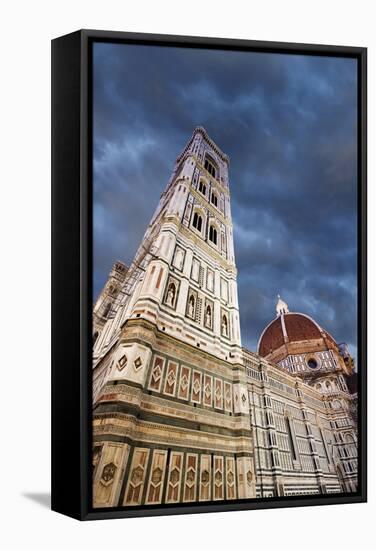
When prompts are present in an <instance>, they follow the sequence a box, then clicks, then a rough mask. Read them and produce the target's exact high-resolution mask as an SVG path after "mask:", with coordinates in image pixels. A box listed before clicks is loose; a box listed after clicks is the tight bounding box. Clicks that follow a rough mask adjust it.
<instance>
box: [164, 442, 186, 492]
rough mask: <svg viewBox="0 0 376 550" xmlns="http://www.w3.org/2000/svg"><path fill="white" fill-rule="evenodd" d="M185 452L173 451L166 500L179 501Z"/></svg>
mask: <svg viewBox="0 0 376 550" xmlns="http://www.w3.org/2000/svg"><path fill="white" fill-rule="evenodd" d="M183 458H184V455H183V453H177V452H172V453H171V456H170V468H169V473H168V482H167V497H166V502H179V500H180V485H181V478H182V471H183Z"/></svg>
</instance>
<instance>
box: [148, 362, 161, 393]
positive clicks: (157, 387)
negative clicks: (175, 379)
mask: <svg viewBox="0 0 376 550" xmlns="http://www.w3.org/2000/svg"><path fill="white" fill-rule="evenodd" d="M164 367H165V359H163V358H162V357H159V356H158V355H156V356H155V358H154V364H153V368H152V371H151V375H150V380H149V386H148V387H149V389H150V390H154V391H158V392H159V391H161V385H162V378H163V371H164Z"/></svg>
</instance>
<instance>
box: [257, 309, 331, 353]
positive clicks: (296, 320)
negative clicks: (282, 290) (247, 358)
mask: <svg viewBox="0 0 376 550" xmlns="http://www.w3.org/2000/svg"><path fill="white" fill-rule="evenodd" d="M282 317H283V321H284V324H285V329H286V335H287V338H288V342H301V341H304V340H315V339H317V338H322V337H323V335H324V334H325V336H326V337H328V339H330V340H331V341H332V342H333V343H335V342H334V339H333V338H332V337H331V336H330V335H329V334H328V333H326V332H325V331H323V330H322V329H321V327H320V326H319V325H318V324H317V323H315V321H313V320H312V319H311V318H310V317H308V316H307V315H303V314H302V313H285V314H284V315H280V316H279V317H277V319H274V321H272V322H271V323H270V324H269V325H268V326H267V327H266V329H265V330H264V332H263V333H262V335H261V338H260V341H259V345H258V353H259V355H261V356H262V357H265V356H266V355H268V354H269V353H271V351H274V350H276V349H278V348H279V347H280V346H282V345H283V343H284V342H285V339H284V334H283V328H282Z"/></svg>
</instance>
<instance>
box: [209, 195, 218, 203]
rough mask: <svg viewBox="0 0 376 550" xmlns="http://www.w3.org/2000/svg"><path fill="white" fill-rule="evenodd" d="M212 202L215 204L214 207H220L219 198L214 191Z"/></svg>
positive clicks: (211, 197)
mask: <svg viewBox="0 0 376 550" xmlns="http://www.w3.org/2000/svg"><path fill="white" fill-rule="evenodd" d="M210 202H211V203H212V204H214V206H218V196H217V194H216V193H215V192H214V191H212V193H211V196H210Z"/></svg>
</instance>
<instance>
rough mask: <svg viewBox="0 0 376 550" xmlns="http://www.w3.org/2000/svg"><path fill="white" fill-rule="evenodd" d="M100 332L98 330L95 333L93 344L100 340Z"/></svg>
mask: <svg viewBox="0 0 376 550" xmlns="http://www.w3.org/2000/svg"><path fill="white" fill-rule="evenodd" d="M98 336H99V332H98V331H97V330H96V331H95V332H94V334H93V346H94V344H95V342H96V341H97V340H98Z"/></svg>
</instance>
